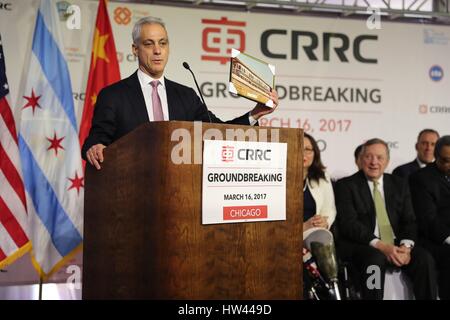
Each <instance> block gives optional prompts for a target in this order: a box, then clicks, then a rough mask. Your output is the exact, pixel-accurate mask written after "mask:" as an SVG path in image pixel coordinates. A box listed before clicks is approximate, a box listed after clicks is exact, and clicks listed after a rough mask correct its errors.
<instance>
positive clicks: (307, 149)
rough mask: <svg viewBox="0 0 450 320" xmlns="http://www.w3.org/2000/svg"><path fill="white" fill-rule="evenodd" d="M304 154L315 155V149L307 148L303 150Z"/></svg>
mask: <svg viewBox="0 0 450 320" xmlns="http://www.w3.org/2000/svg"><path fill="white" fill-rule="evenodd" d="M303 152H304V153H305V154H313V153H314V149H312V148H305V149H303Z"/></svg>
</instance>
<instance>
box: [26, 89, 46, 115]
mask: <svg viewBox="0 0 450 320" xmlns="http://www.w3.org/2000/svg"><path fill="white" fill-rule="evenodd" d="M23 97H24V98H25V99H27V100H28V102H27V104H26V105H25V106H24V107H23V108H22V109H25V108H28V107H31V108H33V115H34V110H35V108H36V107H37V108H40V109H42V107H41V106H40V105H39V103H38V100H39V99H40V98H41V96H36V95H35V94H34V89H31V97H27V96H23Z"/></svg>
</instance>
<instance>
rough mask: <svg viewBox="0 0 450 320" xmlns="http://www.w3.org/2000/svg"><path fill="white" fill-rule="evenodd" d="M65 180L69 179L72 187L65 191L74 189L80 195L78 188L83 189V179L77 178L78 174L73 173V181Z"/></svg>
mask: <svg viewBox="0 0 450 320" xmlns="http://www.w3.org/2000/svg"><path fill="white" fill-rule="evenodd" d="M67 179H69V180H70V182H72V185H71V186H70V188H69V189H67V190H70V189H74V188H76V189H77V193H78V194H80V188H84V183H83V180H84V178H82V177H78V173H77V172H76V171H75V178H73V179H71V178H67Z"/></svg>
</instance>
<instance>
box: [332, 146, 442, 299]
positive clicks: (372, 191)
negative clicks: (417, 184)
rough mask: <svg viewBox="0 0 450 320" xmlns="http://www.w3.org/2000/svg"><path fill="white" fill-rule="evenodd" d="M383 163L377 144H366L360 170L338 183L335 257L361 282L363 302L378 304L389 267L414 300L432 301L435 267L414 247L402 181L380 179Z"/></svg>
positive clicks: (384, 154)
mask: <svg viewBox="0 0 450 320" xmlns="http://www.w3.org/2000/svg"><path fill="white" fill-rule="evenodd" d="M388 162H389V148H388V146H387V144H386V143H385V142H384V141H383V140H381V139H371V140H368V141H367V142H366V143H365V144H364V145H363V149H362V154H361V166H362V169H361V170H360V171H358V172H357V173H355V174H354V175H352V176H349V177H346V178H343V179H341V180H339V181H338V182H337V184H336V208H337V223H338V229H339V238H338V239H337V247H338V253H339V254H340V255H341V256H342V258H343V259H344V260H346V261H350V262H351V263H352V265H353V266H354V267H355V268H356V270H357V271H358V274H359V275H360V276H361V290H362V294H363V298H365V299H380V300H381V299H382V298H383V287H384V275H385V271H386V269H387V268H388V267H398V268H401V269H402V270H404V271H405V273H406V274H407V275H408V276H409V277H410V278H411V280H412V282H413V284H414V294H415V297H416V298H417V299H435V298H436V279H435V277H436V275H435V270H434V261H433V258H432V257H431V255H430V254H429V253H428V252H427V251H426V250H424V249H422V248H420V247H418V246H415V241H416V224H415V216H414V212H413V207H412V203H411V196H410V193H409V188H408V184H407V181H406V180H404V179H402V178H398V177H395V176H392V175H390V174H385V173H384V170H385V169H386V167H387V165H388ZM373 266H375V268H374V267H373ZM375 270H378V271H379V274H377V273H376V271H375ZM374 272H375V273H374ZM378 275H379V279H376V277H377V276H378ZM374 276H375V278H374ZM376 280H378V281H376Z"/></svg>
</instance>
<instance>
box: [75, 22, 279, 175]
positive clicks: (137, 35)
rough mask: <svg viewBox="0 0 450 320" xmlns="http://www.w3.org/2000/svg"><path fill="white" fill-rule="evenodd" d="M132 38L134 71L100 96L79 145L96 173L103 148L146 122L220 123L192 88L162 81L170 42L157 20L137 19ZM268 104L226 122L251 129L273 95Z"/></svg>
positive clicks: (101, 160)
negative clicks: (95, 169)
mask: <svg viewBox="0 0 450 320" xmlns="http://www.w3.org/2000/svg"><path fill="white" fill-rule="evenodd" d="M132 37H133V44H132V50H133V54H134V55H135V56H136V57H137V58H138V61H139V68H138V70H137V71H136V72H135V73H133V74H132V75H131V76H130V77H128V78H126V79H123V80H121V81H119V82H117V83H114V84H112V85H110V86H108V87H105V88H103V89H102V90H101V91H100V93H99V95H98V97H97V102H96V105H95V109H94V116H93V118H92V127H91V129H90V132H89V136H88V137H87V138H86V140H85V141H84V144H83V148H82V156H83V158H84V159H85V160H87V161H88V162H89V163H90V164H91V165H93V166H95V167H96V168H97V169H100V168H101V167H100V163H102V162H103V160H104V157H103V149H104V148H106V146H108V145H109V144H111V143H112V142H114V141H115V140H117V139H119V138H120V137H122V136H124V135H125V134H127V133H129V132H131V131H132V130H134V129H135V128H137V127H138V126H140V125H141V124H143V123H146V122H148V121H169V120H179V121H204V122H215V123H221V122H223V121H222V120H220V119H219V118H217V117H216V116H215V115H214V114H213V113H212V112H210V111H209V110H208V109H207V107H206V106H205V105H204V104H203V103H202V102H201V100H200V99H199V97H198V96H197V94H196V93H195V91H194V90H193V89H192V88H189V87H186V86H184V85H181V84H179V83H176V82H174V81H171V80H169V79H167V78H165V77H164V69H165V66H166V64H167V61H168V58H169V38H168V35H167V30H166V28H165V25H164V23H163V21H162V20H161V19H159V18H154V17H144V18H142V19H140V20H139V21H137V22H136V24H135V25H134V27H133V32H132ZM271 99H272V101H273V102H274V107H273V108H269V107H266V106H264V105H263V104H260V103H258V104H257V105H256V106H255V107H254V108H253V109H252V110H251V111H250V112H248V113H246V114H244V115H242V116H240V117H237V118H235V119H233V120H230V121H227V123H232V124H241V125H254V124H256V123H257V121H258V119H259V118H260V117H262V116H263V115H266V114H269V113H271V112H273V111H274V110H275V108H276V106H277V105H278V95H277V93H276V92H275V90H273V91H272V92H271Z"/></svg>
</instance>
